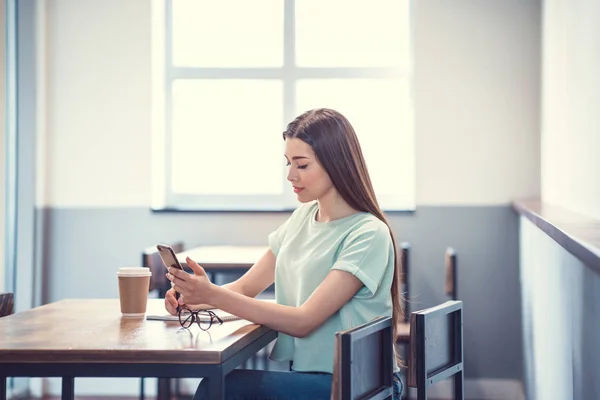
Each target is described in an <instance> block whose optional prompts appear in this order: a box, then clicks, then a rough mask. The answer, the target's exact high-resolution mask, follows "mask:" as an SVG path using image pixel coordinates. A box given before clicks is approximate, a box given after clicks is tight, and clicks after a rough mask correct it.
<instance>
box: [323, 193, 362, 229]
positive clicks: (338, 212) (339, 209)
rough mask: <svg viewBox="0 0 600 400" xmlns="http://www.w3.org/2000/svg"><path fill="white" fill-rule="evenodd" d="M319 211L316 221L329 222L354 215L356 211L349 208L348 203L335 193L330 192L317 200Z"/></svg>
mask: <svg viewBox="0 0 600 400" xmlns="http://www.w3.org/2000/svg"><path fill="white" fill-rule="evenodd" d="M317 203H318V205H319V210H318V211H317V216H316V218H317V221H319V222H331V221H335V220H336V219H340V218H344V217H348V216H350V215H352V214H356V213H357V212H358V210H355V209H354V208H352V207H350V205H349V204H348V203H346V201H345V200H344V199H342V197H341V196H340V195H339V194H338V192H336V191H335V190H331V191H330V192H329V193H327V194H325V195H324V196H323V197H321V198H319V199H317Z"/></svg>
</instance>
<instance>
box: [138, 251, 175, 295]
mask: <svg viewBox="0 0 600 400" xmlns="http://www.w3.org/2000/svg"><path fill="white" fill-rule="evenodd" d="M169 246H171V247H172V248H173V251H174V252H175V253H181V252H182V251H183V250H184V245H183V242H175V243H172V244H169ZM142 267H146V268H150V271H151V272H152V277H151V278H150V289H149V290H150V291H153V290H158V296H159V297H164V295H165V293H166V292H167V290H169V289H170V288H171V282H169V280H168V279H167V277H166V275H165V274H166V273H167V270H166V269H165V266H164V265H163V262H162V259H161V258H160V254H158V249H157V248H156V246H152V247H148V248H147V249H145V250H144V251H142Z"/></svg>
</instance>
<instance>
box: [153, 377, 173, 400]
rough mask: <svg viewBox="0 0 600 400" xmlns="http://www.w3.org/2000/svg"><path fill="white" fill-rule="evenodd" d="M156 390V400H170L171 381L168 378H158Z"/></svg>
mask: <svg viewBox="0 0 600 400" xmlns="http://www.w3.org/2000/svg"><path fill="white" fill-rule="evenodd" d="M157 381H158V388H157V393H156V398H157V399H158V400H170V399H171V379H170V378H158V379H157Z"/></svg>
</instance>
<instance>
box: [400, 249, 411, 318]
mask: <svg viewBox="0 0 600 400" xmlns="http://www.w3.org/2000/svg"><path fill="white" fill-rule="evenodd" d="M409 254H410V243H408V242H402V243H400V263H401V265H402V279H401V282H402V295H403V296H402V300H403V304H402V308H403V310H404V322H407V323H408V322H409V320H410V312H409V308H408V300H409V299H410V280H409V278H410V259H409Z"/></svg>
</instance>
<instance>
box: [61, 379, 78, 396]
mask: <svg viewBox="0 0 600 400" xmlns="http://www.w3.org/2000/svg"><path fill="white" fill-rule="evenodd" d="M61 399H62V400H74V399H75V378H73V377H72V376H63V378H62V397H61Z"/></svg>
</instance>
